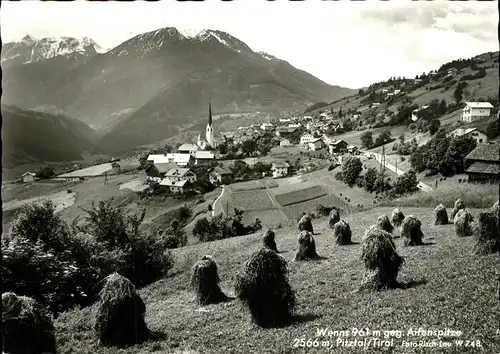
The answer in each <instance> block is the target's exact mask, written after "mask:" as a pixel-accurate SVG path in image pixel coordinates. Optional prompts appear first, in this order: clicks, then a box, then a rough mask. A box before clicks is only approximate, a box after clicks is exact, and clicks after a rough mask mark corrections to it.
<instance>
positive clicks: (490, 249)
mask: <svg viewBox="0 0 500 354" xmlns="http://www.w3.org/2000/svg"><path fill="white" fill-rule="evenodd" d="M478 219H479V220H478V223H477V225H475V227H474V230H473V232H474V238H475V239H476V244H475V245H474V253H475V254H478V255H487V254H491V253H495V252H499V251H500V240H499V238H498V213H495V212H484V213H480V214H479V218H478Z"/></svg>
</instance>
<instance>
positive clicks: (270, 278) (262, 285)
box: [235, 247, 296, 327]
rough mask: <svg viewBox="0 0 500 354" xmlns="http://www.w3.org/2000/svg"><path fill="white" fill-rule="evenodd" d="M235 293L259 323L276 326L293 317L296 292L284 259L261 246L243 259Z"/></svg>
mask: <svg viewBox="0 0 500 354" xmlns="http://www.w3.org/2000/svg"><path fill="white" fill-rule="evenodd" d="M235 293H236V296H237V297H238V298H239V299H240V300H241V301H242V302H243V304H244V305H245V306H246V307H247V308H248V309H249V311H250V314H251V316H252V320H253V321H254V323H256V324H257V325H258V326H261V327H279V326H282V325H285V324H288V323H290V322H291V320H292V313H293V309H294V307H295V302H296V299H295V293H294V291H293V290H292V287H291V286H290V283H289V281H288V269H287V263H286V261H285V259H284V258H283V257H282V256H281V255H279V254H277V253H276V252H274V251H271V250H270V249H269V248H266V247H262V248H261V249H259V250H258V251H256V252H254V253H253V254H252V255H251V256H250V259H249V260H248V261H247V262H245V264H244V266H243V268H242V269H241V270H240V272H239V273H238V275H237V276H236V285H235Z"/></svg>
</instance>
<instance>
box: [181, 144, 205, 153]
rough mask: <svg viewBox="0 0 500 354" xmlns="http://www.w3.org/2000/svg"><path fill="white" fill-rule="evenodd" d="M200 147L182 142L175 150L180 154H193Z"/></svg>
mask: <svg viewBox="0 0 500 354" xmlns="http://www.w3.org/2000/svg"><path fill="white" fill-rule="evenodd" d="M199 149H200V148H199V147H198V146H197V145H195V144H182V145H181V146H179V148H178V149H177V151H178V152H179V153H181V154H191V155H192V154H194V153H195V152H196V151H198V150H199Z"/></svg>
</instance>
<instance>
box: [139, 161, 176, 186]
mask: <svg viewBox="0 0 500 354" xmlns="http://www.w3.org/2000/svg"><path fill="white" fill-rule="evenodd" d="M175 167H177V165H176V164H174V163H152V164H151V165H149V166H148V167H147V168H146V171H145V172H146V176H147V177H146V178H147V180H149V181H156V182H161V180H162V179H164V178H165V175H166V173H167V172H168V171H170V170H171V169H172V168H175Z"/></svg>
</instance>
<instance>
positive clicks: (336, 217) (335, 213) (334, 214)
mask: <svg viewBox="0 0 500 354" xmlns="http://www.w3.org/2000/svg"><path fill="white" fill-rule="evenodd" d="M339 221H340V212H339V210H338V209H337V208H335V207H334V208H333V209H332V211H330V215H329V216H328V224H329V225H330V228H332V229H333V227H334V226H335V224H336V223H338V222H339Z"/></svg>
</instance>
